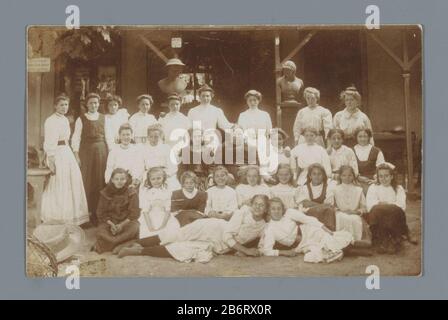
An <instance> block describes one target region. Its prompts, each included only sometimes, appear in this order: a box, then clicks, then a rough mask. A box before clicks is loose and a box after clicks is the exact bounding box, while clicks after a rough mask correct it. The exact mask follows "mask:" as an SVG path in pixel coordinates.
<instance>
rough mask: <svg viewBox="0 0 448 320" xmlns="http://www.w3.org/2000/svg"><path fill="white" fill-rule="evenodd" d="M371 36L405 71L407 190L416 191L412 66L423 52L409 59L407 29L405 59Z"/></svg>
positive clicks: (404, 42)
mask: <svg viewBox="0 0 448 320" xmlns="http://www.w3.org/2000/svg"><path fill="white" fill-rule="evenodd" d="M370 37H371V38H372V39H373V40H374V41H375V42H376V43H377V44H378V45H379V46H380V47H381V48H382V49H383V50H384V51H385V52H386V53H387V54H388V55H389V56H390V57H391V58H392V59H393V60H394V61H395V62H396V63H397V64H398V65H399V66H400V67H401V69H402V71H403V73H402V77H403V88H404V90H403V92H404V121H405V126H406V167H407V175H408V181H407V186H406V188H407V190H408V193H413V192H414V159H413V155H414V152H413V146H412V131H411V130H412V129H411V114H410V109H411V87H410V80H411V68H412V66H413V65H414V64H415V62H417V60H418V59H420V58H421V53H420V52H419V53H417V54H416V55H415V56H414V57H413V58H412V59H409V54H408V45H407V38H406V31H403V32H402V45H403V60H401V59H400V58H399V57H398V56H397V55H396V54H395V53H394V52H393V51H392V50H391V49H390V48H389V47H388V46H387V45H386V44H385V43H383V42H382V41H381V40H380V39H379V38H378V37H377V36H376V35H375V34H373V33H370Z"/></svg>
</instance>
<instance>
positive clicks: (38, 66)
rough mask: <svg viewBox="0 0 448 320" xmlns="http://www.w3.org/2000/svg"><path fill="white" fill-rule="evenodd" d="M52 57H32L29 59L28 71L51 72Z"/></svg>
mask: <svg viewBox="0 0 448 320" xmlns="http://www.w3.org/2000/svg"><path fill="white" fill-rule="evenodd" d="M50 66H51V59H50V58H30V59H28V61H27V70H28V72H50Z"/></svg>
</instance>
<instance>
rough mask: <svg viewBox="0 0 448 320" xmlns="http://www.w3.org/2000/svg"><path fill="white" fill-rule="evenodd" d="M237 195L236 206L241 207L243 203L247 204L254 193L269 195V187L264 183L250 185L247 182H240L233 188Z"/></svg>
mask: <svg viewBox="0 0 448 320" xmlns="http://www.w3.org/2000/svg"><path fill="white" fill-rule="evenodd" d="M235 191H236V194H237V197H238V206H239V207H242V206H244V205H248V204H249V203H250V201H251V200H252V198H253V197H254V196H256V195H259V194H261V195H265V196H268V197H269V196H270V195H271V191H270V190H269V187H268V186H267V185H265V184H260V185H256V186H250V185H248V184H240V185H238V186H237V187H236V189H235Z"/></svg>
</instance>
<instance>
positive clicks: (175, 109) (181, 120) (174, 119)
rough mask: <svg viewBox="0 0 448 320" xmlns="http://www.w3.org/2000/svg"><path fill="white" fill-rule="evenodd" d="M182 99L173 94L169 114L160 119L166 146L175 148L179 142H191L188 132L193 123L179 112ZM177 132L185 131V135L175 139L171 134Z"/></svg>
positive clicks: (170, 98)
mask: <svg viewBox="0 0 448 320" xmlns="http://www.w3.org/2000/svg"><path fill="white" fill-rule="evenodd" d="M181 101H182V98H181V97H180V96H179V95H178V94H172V95H170V96H169V97H168V108H169V110H170V112H168V113H167V114H166V115H165V116H164V117H163V118H159V123H160V124H161V125H162V129H163V135H164V137H165V144H167V145H169V146H171V147H172V146H174V145H175V144H177V143H178V142H179V141H186V142H188V141H189V135H188V131H189V130H190V129H191V128H192V125H191V121H190V119H188V117H187V116H185V115H184V114H182V113H181V112H180V111H179V110H180V107H181ZM175 130H184V131H185V135H183V136H181V137H179V138H177V139H175V138H174V136H173V137H172V136H171V134H172V133H173V132H174V131H175Z"/></svg>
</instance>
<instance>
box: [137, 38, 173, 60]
mask: <svg viewBox="0 0 448 320" xmlns="http://www.w3.org/2000/svg"><path fill="white" fill-rule="evenodd" d="M140 39H141V40H142V41H143V43H144V44H145V45H146V46H147V47H148V48H150V49H151V50H152V51H154V53H155V54H156V55H157V56H158V57H159V58H160V59H162V60H163V62H165V63H166V62H167V61H168V58H167V57H166V56H165V55H164V54H163V52H162V51H160V50H159V48H157V47H156V46H155V45H154V44H153V43H152V42H151V41H149V40H148V39H147V38H146V37H145V36H144V35H140Z"/></svg>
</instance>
